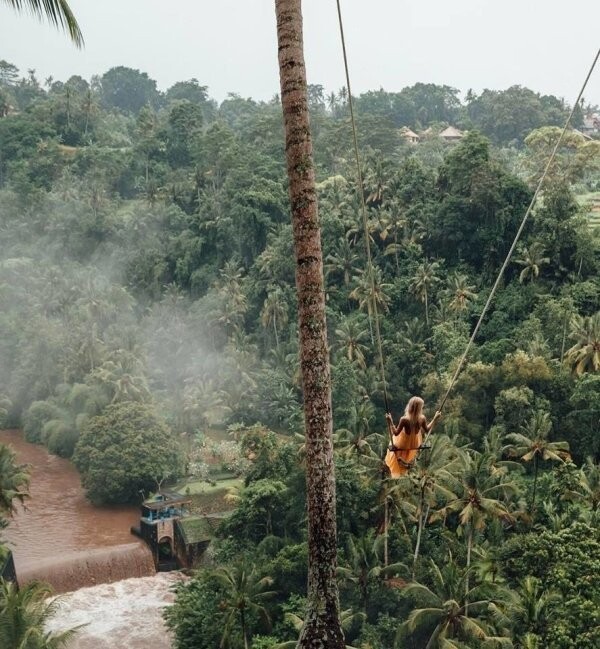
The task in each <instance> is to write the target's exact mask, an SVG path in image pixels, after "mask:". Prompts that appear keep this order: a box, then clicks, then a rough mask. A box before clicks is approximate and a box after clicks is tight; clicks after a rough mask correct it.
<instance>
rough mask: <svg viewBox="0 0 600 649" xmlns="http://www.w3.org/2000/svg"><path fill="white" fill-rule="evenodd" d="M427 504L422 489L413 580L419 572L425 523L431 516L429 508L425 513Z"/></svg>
mask: <svg viewBox="0 0 600 649" xmlns="http://www.w3.org/2000/svg"><path fill="white" fill-rule="evenodd" d="M424 502H425V491H424V489H421V495H420V497H419V527H418V530H417V542H416V544H415V554H414V556H413V567H412V578H413V581H414V579H415V573H416V570H417V561H418V560H419V550H420V548H421V534H422V533H423V527H424V526H425V521H426V520H427V516H429V507H427V511H425V512H423V504H424Z"/></svg>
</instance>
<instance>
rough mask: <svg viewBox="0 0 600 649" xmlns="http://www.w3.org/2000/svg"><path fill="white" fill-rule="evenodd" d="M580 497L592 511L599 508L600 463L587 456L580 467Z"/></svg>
mask: <svg viewBox="0 0 600 649" xmlns="http://www.w3.org/2000/svg"><path fill="white" fill-rule="evenodd" d="M579 487H580V489H581V492H582V493H581V494H580V498H581V500H583V501H584V502H586V503H587V504H588V505H589V506H590V508H591V510H592V511H593V512H597V511H599V510H600V464H598V463H597V462H594V459H593V458H592V457H587V458H586V461H585V466H583V467H582V469H581V477H580V481H579Z"/></svg>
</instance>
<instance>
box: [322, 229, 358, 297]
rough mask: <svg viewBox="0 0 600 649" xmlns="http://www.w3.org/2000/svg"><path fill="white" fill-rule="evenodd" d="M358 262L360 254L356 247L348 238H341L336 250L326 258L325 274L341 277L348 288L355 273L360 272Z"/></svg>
mask: <svg viewBox="0 0 600 649" xmlns="http://www.w3.org/2000/svg"><path fill="white" fill-rule="evenodd" d="M357 261H358V254H357V253H356V252H355V249H354V246H353V245H352V244H351V243H350V242H349V241H348V239H346V237H340V239H339V240H338V242H337V244H336V246H335V248H334V250H333V251H332V252H330V253H329V254H328V255H327V257H326V258H325V273H326V275H327V277H329V275H330V274H336V275H341V276H342V278H343V282H344V286H348V285H349V284H350V280H351V279H352V275H353V273H356V272H358V266H357V265H356V263H357Z"/></svg>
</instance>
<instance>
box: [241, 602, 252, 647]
mask: <svg viewBox="0 0 600 649" xmlns="http://www.w3.org/2000/svg"><path fill="white" fill-rule="evenodd" d="M240 617H241V618H242V635H243V636H244V649H250V645H249V644H248V634H247V633H246V616H245V615H244V609H243V608H242V609H240Z"/></svg>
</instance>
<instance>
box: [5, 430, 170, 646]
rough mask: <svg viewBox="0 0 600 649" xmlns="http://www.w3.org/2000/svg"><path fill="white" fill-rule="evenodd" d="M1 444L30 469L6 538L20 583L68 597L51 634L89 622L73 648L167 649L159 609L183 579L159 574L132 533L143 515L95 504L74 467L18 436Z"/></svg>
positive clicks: (8, 433) (10, 436) (7, 437)
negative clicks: (39, 584) (42, 584)
mask: <svg viewBox="0 0 600 649" xmlns="http://www.w3.org/2000/svg"><path fill="white" fill-rule="evenodd" d="M0 442H2V443H4V444H9V445H10V446H12V447H13V449H14V450H15V451H16V453H17V460H18V462H20V463H27V464H29V465H30V466H31V469H30V472H31V482H30V485H29V494H30V498H29V499H28V500H27V502H26V507H25V508H23V507H19V508H18V512H17V514H16V515H15V517H14V519H13V520H12V521H11V523H10V525H9V527H8V528H7V529H6V530H4V533H3V536H4V538H5V540H7V541H8V542H9V547H10V548H11V550H12V551H13V556H14V560H15V566H16V570H17V578H18V580H19V582H20V583H21V584H23V583H25V582H26V581H29V580H32V579H40V580H43V581H46V582H49V583H50V584H51V585H52V586H53V588H54V589H55V591H56V592H57V593H64V595H62V596H61V600H62V605H61V609H60V613H59V614H58V615H57V616H56V617H55V618H54V620H53V621H52V622H51V627H49V628H50V629H53V630H58V629H66V628H71V627H73V626H78V625H81V624H84V625H85V626H84V627H83V628H82V629H81V631H80V632H79V633H78V635H77V636H76V638H75V640H74V641H73V642H72V644H71V645H70V647H71V648H72V649H104V648H106V649H108V648H110V649H129V648H131V649H134V648H135V647H144V649H168V648H169V647H170V640H169V638H168V636H167V634H166V631H165V629H164V626H163V624H162V618H161V609H162V607H164V606H165V605H166V604H169V603H170V602H172V600H173V595H172V593H171V592H170V587H171V585H172V584H173V583H174V582H175V581H177V580H178V579H180V578H181V577H180V576H179V575H178V574H176V573H170V574H161V575H155V571H154V564H153V561H152V556H151V553H150V550H149V549H148V548H147V547H146V545H145V544H144V543H143V542H142V541H140V540H138V539H136V538H135V537H134V536H132V535H131V533H130V527H131V526H132V525H134V524H137V523H138V522H139V513H138V511H139V510H138V509H137V508H136V507H96V506H94V505H92V504H91V503H89V502H88V501H87V500H86V498H85V493H84V490H83V488H82V486H81V482H80V479H79V474H78V472H77V470H76V469H75V468H74V467H73V465H72V464H71V463H70V462H69V461H67V460H64V459H62V458H59V457H56V456H54V455H50V454H49V453H48V451H47V450H46V449H45V448H44V447H43V446H38V445H34V444H30V443H28V442H26V441H25V440H24V439H23V435H22V433H21V432H20V431H0Z"/></svg>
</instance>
